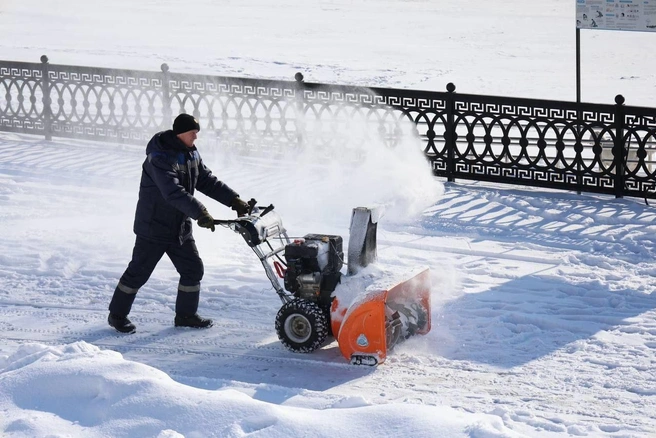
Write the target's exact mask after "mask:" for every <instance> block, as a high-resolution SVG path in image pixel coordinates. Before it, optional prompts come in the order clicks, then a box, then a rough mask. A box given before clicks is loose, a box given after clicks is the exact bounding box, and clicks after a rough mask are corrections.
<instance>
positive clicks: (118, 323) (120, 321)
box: [107, 313, 137, 333]
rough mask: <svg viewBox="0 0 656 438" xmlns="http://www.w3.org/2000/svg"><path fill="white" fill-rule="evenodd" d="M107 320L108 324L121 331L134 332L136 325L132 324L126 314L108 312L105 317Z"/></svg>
mask: <svg viewBox="0 0 656 438" xmlns="http://www.w3.org/2000/svg"><path fill="white" fill-rule="evenodd" d="M107 322H108V323H109V325H110V326H112V327H114V328H115V329H116V330H118V331H119V332H121V333H134V332H136V331H137V327H136V326H135V325H134V324H132V322H131V321H130V320H129V319H128V317H127V316H119V315H114V314H113V313H110V314H109V316H108V317H107Z"/></svg>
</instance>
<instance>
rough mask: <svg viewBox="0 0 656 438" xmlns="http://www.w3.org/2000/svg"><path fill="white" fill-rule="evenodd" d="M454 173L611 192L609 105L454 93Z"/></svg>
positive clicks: (611, 122)
mask: <svg viewBox="0 0 656 438" xmlns="http://www.w3.org/2000/svg"><path fill="white" fill-rule="evenodd" d="M454 100H455V131H456V132H455V162H456V168H455V177H457V178H468V179H477V180H487V181H496V182H502V183H514V184H524V185H532V186H540V187H549V188H557V189H570V190H571V189H576V190H579V191H593V192H601V193H615V189H614V169H613V165H614V162H613V160H610V163H607V166H606V167H604V166H602V165H600V163H599V162H598V161H599V160H598V156H599V150H598V147H599V145H600V144H601V139H602V138H604V137H605V136H606V135H609V136H610V138H611V139H612V138H613V135H614V129H613V126H614V125H615V114H614V108H613V106H609V105H590V104H579V105H577V104H572V103H567V102H552V101H541V100H528V99H512V98H501V97H482V96H472V95H455V96H454Z"/></svg>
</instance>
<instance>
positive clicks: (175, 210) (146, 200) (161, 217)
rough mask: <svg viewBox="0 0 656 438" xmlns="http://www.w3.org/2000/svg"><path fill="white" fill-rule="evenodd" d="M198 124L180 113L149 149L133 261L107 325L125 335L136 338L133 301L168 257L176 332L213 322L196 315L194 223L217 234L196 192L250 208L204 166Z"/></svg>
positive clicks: (199, 273)
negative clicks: (174, 283) (174, 279)
mask: <svg viewBox="0 0 656 438" xmlns="http://www.w3.org/2000/svg"><path fill="white" fill-rule="evenodd" d="M198 131H200V125H199V124H198V121H197V120H196V119H195V118H194V117H192V116H190V115H188V114H180V115H179V116H178V117H176V119H175V121H174V122H173V129H172V130H168V131H163V132H159V133H157V134H155V135H154V136H153V138H152V139H151V140H150V142H149V143H148V146H146V155H147V157H146V160H145V161H144V163H143V166H142V169H143V171H142V173H141V184H140V186H139V201H138V202H137V211H136V214H135V218H134V233H135V234H136V235H137V238H136V242H135V245H134V249H133V251H132V260H131V261H130V263H129V265H128V267H127V269H126V270H125V272H124V273H123V276H122V277H121V279H120V281H119V283H118V286H116V290H115V291H114V296H113V297H112V301H111V302H110V304H109V317H108V322H109V325H110V326H112V327H114V328H115V329H116V330H118V331H119V332H121V333H134V332H135V330H136V327H135V325H134V324H133V323H132V322H131V321H130V320H129V319H128V317H127V316H128V314H129V313H130V309H131V308H132V303H133V302H134V298H135V296H136V294H137V292H138V291H139V288H140V287H141V286H143V285H144V284H145V283H146V281H148V278H149V277H150V275H151V274H152V273H153V270H154V269H155V266H156V265H157V263H158V262H159V261H160V259H161V258H162V256H163V255H164V254H166V255H167V256H168V257H169V258H170V259H171V262H173V265H174V266H175V269H176V270H177V271H178V273H179V274H180V282H179V284H178V296H177V299H176V302H175V319H174V324H175V326H176V327H194V328H205V327H211V326H212V320H211V319H207V318H202V317H200V316H199V315H198V313H196V312H197V310H198V300H199V296H200V280H201V279H202V278H203V273H204V271H203V261H202V260H201V258H200V256H199V255H198V249H197V248H196V242H195V241H194V238H193V236H192V231H191V219H194V220H196V221H197V223H198V225H199V226H200V227H203V228H210V229H211V230H212V231H214V219H213V218H212V216H211V215H210V214H209V213H208V212H207V209H206V208H205V206H204V205H203V204H201V202H200V201H199V200H198V199H196V198H195V197H194V192H195V191H196V190H198V191H200V192H201V193H204V194H205V195H207V196H209V197H210V198H212V199H214V200H216V201H218V202H220V203H221V204H224V205H226V206H229V207H231V208H232V209H233V210H235V211H236V212H237V215H239V216H243V215H245V214H246V213H247V212H248V208H249V206H248V204H247V203H246V202H244V201H243V200H242V199H241V198H240V197H239V195H238V194H237V193H236V192H235V191H234V190H232V189H231V188H230V187H228V186H227V185H226V184H224V183H223V182H221V181H219V180H218V179H217V178H216V177H215V176H214V175H212V172H211V171H210V170H209V169H208V168H207V167H206V166H205V164H203V160H202V159H201V158H200V154H199V153H198V150H196V146H195V145H194V142H195V141H196V138H197V135H198Z"/></svg>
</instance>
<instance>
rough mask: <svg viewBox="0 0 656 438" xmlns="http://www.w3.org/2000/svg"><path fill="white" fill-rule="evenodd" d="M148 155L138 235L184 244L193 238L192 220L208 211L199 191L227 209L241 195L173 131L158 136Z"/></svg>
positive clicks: (136, 224)
mask: <svg viewBox="0 0 656 438" xmlns="http://www.w3.org/2000/svg"><path fill="white" fill-rule="evenodd" d="M146 155H147V157H146V160H145V161H144V163H143V166H142V169H143V171H142V173H141V184H140V186H139V200H138V202H137V211H136V213H135V218H134V233H135V234H136V235H137V236H140V237H144V238H146V239H149V240H153V241H156V242H167V243H169V242H176V241H179V242H180V244H182V243H183V242H184V241H185V240H187V239H189V238H190V237H191V219H194V220H195V219H198V217H199V216H200V214H201V212H202V210H204V209H205V207H204V206H203V204H201V202H200V201H199V200H198V199H196V198H195V197H194V191H195V190H198V191H200V192H201V193H204V194H205V195H207V196H209V197H210V198H212V199H214V200H216V201H218V202H220V203H222V204H224V205H226V206H229V205H230V204H231V202H232V201H233V200H234V198H235V197H237V196H239V195H238V194H237V193H235V191H234V190H232V189H231V188H230V187H228V186H227V185H226V184H224V183H223V182H221V181H219V180H218V179H217V178H216V177H215V176H214V175H212V172H211V171H210V170H209V169H208V168H207V167H206V166H205V164H203V160H202V159H201V158H200V154H199V153H198V150H196V147H195V146H194V147H191V148H188V147H187V146H185V144H184V143H182V141H180V139H178V137H177V136H176V135H175V134H174V133H173V131H171V130H168V131H163V132H159V133H157V134H155V135H154V136H153V138H152V139H151V140H150V142H148V146H146ZM190 218H191V219H190Z"/></svg>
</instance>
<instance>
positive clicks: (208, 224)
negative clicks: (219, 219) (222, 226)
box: [197, 210, 214, 232]
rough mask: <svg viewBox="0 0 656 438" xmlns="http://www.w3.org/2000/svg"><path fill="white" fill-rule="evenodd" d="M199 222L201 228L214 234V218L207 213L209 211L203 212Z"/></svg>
mask: <svg viewBox="0 0 656 438" xmlns="http://www.w3.org/2000/svg"><path fill="white" fill-rule="evenodd" d="M197 222H198V226H199V227H203V228H209V229H210V230H212V232H214V218H213V217H212V215H210V214H209V213H208V212H207V210H203V212H202V213H201V214H200V216H199V217H198V220H197Z"/></svg>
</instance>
